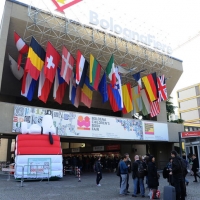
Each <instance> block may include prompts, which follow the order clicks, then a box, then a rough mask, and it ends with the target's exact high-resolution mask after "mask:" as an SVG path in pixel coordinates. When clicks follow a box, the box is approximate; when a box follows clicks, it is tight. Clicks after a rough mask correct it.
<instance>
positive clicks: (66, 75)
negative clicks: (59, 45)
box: [60, 46, 75, 85]
mask: <svg viewBox="0 0 200 200" xmlns="http://www.w3.org/2000/svg"><path fill="white" fill-rule="evenodd" d="M74 62H75V59H74V57H73V56H72V55H71V54H70V52H69V51H68V50H67V48H66V47H64V46H63V49H62V66H61V72H60V75H61V77H62V78H63V79H64V80H65V81H66V82H67V84H68V85H69V81H70V78H71V76H72V71H73V67H74Z"/></svg>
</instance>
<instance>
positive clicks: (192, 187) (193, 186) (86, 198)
mask: <svg viewBox="0 0 200 200" xmlns="http://www.w3.org/2000/svg"><path fill="white" fill-rule="evenodd" d="M95 178H96V174H95V173H86V174H83V175H82V176H81V182H78V179H77V178H75V176H74V175H66V176H65V177H64V178H63V179H62V180H59V181H50V182H49V183H48V182H47V181H29V182H24V184H23V185H24V187H20V182H16V181H15V180H14V179H11V180H10V181H7V180H6V177H3V176H2V175H0V200H35V199H37V200H61V199H66V200H96V199H97V200H98V199H106V200H107V199H108V200H115V199H116V200H118V199H119V200H121V199H137V200H140V199H149V197H147V194H148V191H147V190H146V197H145V198H141V197H139V196H138V197H137V198H134V197H132V196H131V195H132V192H133V183H132V178H131V175H130V181H129V183H130V189H129V190H130V192H131V194H130V195H128V196H122V197H121V196H119V177H118V176H116V175H115V174H114V173H104V174H103V179H102V180H101V185H102V186H101V187H97V186H96V184H95ZM187 178H188V179H189V181H190V183H189V186H187V193H188V197H187V198H186V199H187V200H198V199H200V182H198V183H193V180H194V178H193V177H192V176H187ZM159 182H160V186H159V189H160V191H161V199H162V193H163V187H164V186H165V185H168V183H167V180H166V179H163V178H162V175H161V178H160V181H159ZM169 200H170V199H169Z"/></svg>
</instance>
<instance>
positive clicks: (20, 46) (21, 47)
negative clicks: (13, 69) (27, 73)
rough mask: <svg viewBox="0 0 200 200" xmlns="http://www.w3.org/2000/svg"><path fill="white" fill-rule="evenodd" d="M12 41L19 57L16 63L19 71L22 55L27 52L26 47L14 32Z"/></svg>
mask: <svg viewBox="0 0 200 200" xmlns="http://www.w3.org/2000/svg"><path fill="white" fill-rule="evenodd" d="M14 40H15V45H16V47H17V50H18V51H19V56H18V61H17V66H18V70H19V69H20V65H21V60H22V54H25V53H27V52H28V45H27V44H26V43H25V42H24V41H23V40H22V38H21V37H20V36H19V35H18V34H17V33H16V32H14Z"/></svg>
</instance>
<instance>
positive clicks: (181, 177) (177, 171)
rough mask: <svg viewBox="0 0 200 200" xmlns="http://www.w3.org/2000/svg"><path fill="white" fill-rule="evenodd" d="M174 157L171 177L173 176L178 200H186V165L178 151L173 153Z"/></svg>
mask: <svg viewBox="0 0 200 200" xmlns="http://www.w3.org/2000/svg"><path fill="white" fill-rule="evenodd" d="M171 157H172V171H171V172H170V175H172V176H173V185H174V187H175V190H176V200H180V199H181V200H185V195H186V190H185V173H186V172H185V170H187V169H186V167H185V164H184V161H183V159H182V158H180V157H179V156H178V154H177V152H176V151H174V150H173V151H171Z"/></svg>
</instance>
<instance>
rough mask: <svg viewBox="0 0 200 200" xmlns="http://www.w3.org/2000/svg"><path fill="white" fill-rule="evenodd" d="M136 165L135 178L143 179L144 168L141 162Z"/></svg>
mask: <svg viewBox="0 0 200 200" xmlns="http://www.w3.org/2000/svg"><path fill="white" fill-rule="evenodd" d="M136 163H137V164H138V171H137V176H138V178H144V166H143V163H142V162H141V161H139V163H138V162H136Z"/></svg>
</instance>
